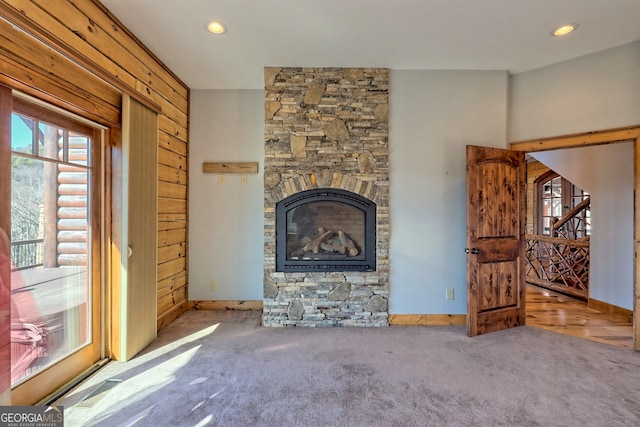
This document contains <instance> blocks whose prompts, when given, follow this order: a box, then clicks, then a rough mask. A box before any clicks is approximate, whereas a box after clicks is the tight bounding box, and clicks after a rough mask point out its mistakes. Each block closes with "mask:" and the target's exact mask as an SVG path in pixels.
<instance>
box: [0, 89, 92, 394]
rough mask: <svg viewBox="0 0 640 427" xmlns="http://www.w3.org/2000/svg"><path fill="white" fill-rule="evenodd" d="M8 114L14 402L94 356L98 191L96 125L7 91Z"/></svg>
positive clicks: (85, 365) (58, 380) (80, 368)
mask: <svg viewBox="0 0 640 427" xmlns="http://www.w3.org/2000/svg"><path fill="white" fill-rule="evenodd" d="M11 111H12V112H11V138H10V144H11V192H10V194H11V201H10V204H11V208H10V211H11V223H10V224H11V225H10V233H7V234H9V235H10V240H11V261H12V271H11V385H12V403H13V404H14V405H15V404H26V403H33V402H32V400H33V396H34V394H38V393H40V394H42V391H41V390H49V391H50V390H52V389H55V388H57V387H58V386H60V385H62V384H63V383H65V382H66V381H68V380H69V379H71V378H73V377H74V376H76V375H78V374H79V373H81V372H82V371H84V370H85V369H87V368H88V367H89V366H91V365H92V364H93V363H95V362H97V361H98V360H99V359H100V358H101V344H102V338H101V334H100V331H101V327H100V326H101V313H100V301H101V271H100V265H101V263H100V257H101V218H102V215H101V212H102V208H101V206H102V200H101V194H102V193H103V191H102V180H101V170H102V168H101V164H102V156H101V152H102V150H101V147H102V131H101V130H100V129H99V128H98V127H96V126H92V125H91V124H90V123H88V122H86V121H83V120H81V119H79V118H76V117H72V116H70V115H67V114H64V113H63V112H61V111H54V110H52V109H49V108H47V107H46V106H43V105H42V104H40V103H34V102H31V101H29V100H25V99H23V98H22V97H16V96H14V97H13V99H12V109H11ZM41 397H43V396H41Z"/></svg>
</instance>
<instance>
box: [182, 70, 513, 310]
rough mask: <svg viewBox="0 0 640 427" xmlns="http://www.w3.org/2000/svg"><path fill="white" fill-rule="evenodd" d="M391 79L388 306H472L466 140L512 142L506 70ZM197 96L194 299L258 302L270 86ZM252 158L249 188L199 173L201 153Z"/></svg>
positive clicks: (400, 74)
mask: <svg viewBox="0 0 640 427" xmlns="http://www.w3.org/2000/svg"><path fill="white" fill-rule="evenodd" d="M390 84H391V89H390V94H391V97H390V111H391V113H390V123H389V128H390V135H389V147H390V162H391V166H390V167H391V172H390V179H391V184H390V185H391V189H390V209H391V211H390V216H391V247H390V252H391V253H390V258H391V267H390V268H391V296H390V311H391V313H394V314H402V313H406V314H414V313H415V314H419V313H429V314H437V313H441V314H450V313H465V311H466V272H465V268H466V258H465V254H464V245H465V228H466V225H465V224H466V222H465V221H466V219H465V218H466V208H465V200H466V196H465V185H466V184H465V183H466V181H465V146H466V145H467V144H478V145H490V146H497V147H504V146H505V143H506V109H507V85H508V75H507V73H506V72H501V71H497V72H493V71H481V72H468V71H392V72H391V83H390ZM191 99H192V100H191V146H190V155H189V157H190V175H189V180H190V181H189V185H190V194H189V199H190V204H189V230H190V231H189V299H191V300H212V299H232V300H240V299H254V300H259V299H262V274H263V272H262V262H263V261H262V250H263V249H262V233H263V228H262V225H263V183H262V159H263V157H264V130H263V126H264V92H263V91H258V90H256V91H253V90H250V91H246V90H245V91H233V90H193V91H192V92H191ZM255 160H259V161H260V162H261V166H260V173H259V174H258V175H257V176H256V175H250V176H249V183H248V184H246V185H242V184H240V183H239V179H240V177H239V176H233V175H227V176H225V183H224V184H218V178H217V176H216V175H212V174H203V173H202V172H201V171H202V162H203V161H255ZM211 280H216V281H218V287H219V290H218V291H217V292H211V291H209V282H210V281H211ZM446 288H454V290H455V299H454V300H453V301H447V300H445V289H446Z"/></svg>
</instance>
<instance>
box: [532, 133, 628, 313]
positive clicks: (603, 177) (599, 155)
mask: <svg viewBox="0 0 640 427" xmlns="http://www.w3.org/2000/svg"><path fill="white" fill-rule="evenodd" d="M532 156H533V157H534V158H536V159H538V160H539V161H540V162H542V163H544V164H545V165H547V166H549V167H550V168H551V169H553V170H554V171H556V172H558V173H560V174H561V175H562V176H564V177H565V178H567V179H568V180H569V181H571V182H573V183H574V184H576V185H577V186H578V187H580V188H582V189H583V190H585V191H587V192H589V194H590V195H591V228H592V229H593V230H594V232H593V235H592V236H591V245H590V247H589V250H590V252H591V268H590V278H589V288H590V290H589V296H590V298H595V299H597V300H600V301H605V302H607V303H609V304H613V305H616V306H618V307H623V308H626V309H628V310H633V143H632V142H625V143H618V144H611V145H599V146H596V147H581V148H572V149H567V150H556V151H544V152H540V153H533V154H532ZM625 224H626V226H625ZM626 227H630V228H626Z"/></svg>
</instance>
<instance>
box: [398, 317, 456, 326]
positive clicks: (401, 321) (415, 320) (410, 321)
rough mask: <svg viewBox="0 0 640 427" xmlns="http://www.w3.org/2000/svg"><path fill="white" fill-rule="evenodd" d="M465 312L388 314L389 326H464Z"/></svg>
mask: <svg viewBox="0 0 640 427" xmlns="http://www.w3.org/2000/svg"><path fill="white" fill-rule="evenodd" d="M466 324H467V315H466V314H390V315H389V326H464V325H466Z"/></svg>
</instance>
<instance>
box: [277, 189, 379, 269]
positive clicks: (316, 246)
mask: <svg viewBox="0 0 640 427" xmlns="http://www.w3.org/2000/svg"><path fill="white" fill-rule="evenodd" d="M375 242H376V204H375V203H374V202H373V201H371V200H369V199H367V198H365V197H362V196H360V195H359V194H356V193H352V192H349V191H346V190H339V189H333V188H320V189H313V190H307V191H302V192H299V193H296V194H294V195H292V196H289V197H287V198H286V199H283V200H282V201H280V202H279V203H277V204H276V270H277V271H282V272H288V271H291V272H297V271H307V272H313V271H375V269H376V248H375Z"/></svg>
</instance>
